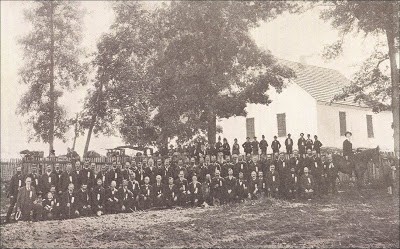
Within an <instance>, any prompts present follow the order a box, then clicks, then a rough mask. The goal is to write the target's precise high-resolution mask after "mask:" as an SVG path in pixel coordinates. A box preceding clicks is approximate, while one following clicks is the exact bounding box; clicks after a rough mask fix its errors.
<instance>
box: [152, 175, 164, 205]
mask: <svg viewBox="0 0 400 249" xmlns="http://www.w3.org/2000/svg"><path fill="white" fill-rule="evenodd" d="M164 189H165V188H164V184H162V182H161V175H157V176H156V183H155V184H154V185H153V190H154V191H153V194H154V196H153V204H154V207H158V208H161V207H163V206H164V199H165V196H164Z"/></svg>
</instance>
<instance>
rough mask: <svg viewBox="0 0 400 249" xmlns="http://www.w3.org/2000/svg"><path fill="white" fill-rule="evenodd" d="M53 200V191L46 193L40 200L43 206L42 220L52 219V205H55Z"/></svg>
mask: <svg viewBox="0 0 400 249" xmlns="http://www.w3.org/2000/svg"><path fill="white" fill-rule="evenodd" d="M55 205H56V204H55V200H54V198H53V193H51V192H48V193H47V194H46V198H45V199H43V201H42V206H43V220H52V219H53V218H54V216H55V214H54V207H55Z"/></svg>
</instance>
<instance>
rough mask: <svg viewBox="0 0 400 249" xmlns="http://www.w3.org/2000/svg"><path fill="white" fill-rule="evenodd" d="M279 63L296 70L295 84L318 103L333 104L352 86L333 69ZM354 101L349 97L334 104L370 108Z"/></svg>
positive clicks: (296, 63) (290, 62) (289, 62)
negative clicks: (346, 88)
mask: <svg viewBox="0 0 400 249" xmlns="http://www.w3.org/2000/svg"><path fill="white" fill-rule="evenodd" d="M278 63H279V64H281V65H285V66H287V67H290V68H291V69H292V70H294V71H295V73H296V78H295V79H293V82H294V83H296V84H297V85H299V86H300V87H301V88H303V89H304V90H305V91H306V92H308V93H309V94H310V95H311V96H312V97H313V98H314V99H315V100H317V101H321V102H327V103H329V102H331V101H332V100H333V97H334V96H335V95H336V94H339V93H341V92H342V89H343V88H344V87H345V86H347V85H349V84H350V80H349V79H347V78H346V77H345V76H344V75H343V74H341V73H340V72H338V71H336V70H333V69H329V68H323V67H317V66H312V65H308V64H302V63H298V62H293V61H287V60H278ZM353 99H354V98H353V97H348V98H347V99H345V100H339V101H335V102H334V103H337V104H343V105H351V106H358V107H368V106H367V105H366V104H364V103H358V102H354V101H353Z"/></svg>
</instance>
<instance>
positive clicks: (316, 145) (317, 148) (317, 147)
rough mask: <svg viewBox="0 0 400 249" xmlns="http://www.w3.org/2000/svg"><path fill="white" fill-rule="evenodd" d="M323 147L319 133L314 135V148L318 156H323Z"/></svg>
mask: <svg viewBox="0 0 400 249" xmlns="http://www.w3.org/2000/svg"><path fill="white" fill-rule="evenodd" d="M321 147H322V143H321V141H319V140H318V136H317V135H314V147H313V149H314V150H315V152H317V155H318V156H321Z"/></svg>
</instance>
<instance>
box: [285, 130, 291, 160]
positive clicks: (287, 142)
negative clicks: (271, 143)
mask: <svg viewBox="0 0 400 249" xmlns="http://www.w3.org/2000/svg"><path fill="white" fill-rule="evenodd" d="M285 147H286V154H288V155H290V154H292V153H293V139H292V138H291V135H290V133H289V134H288V135H287V138H286V140H285Z"/></svg>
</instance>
